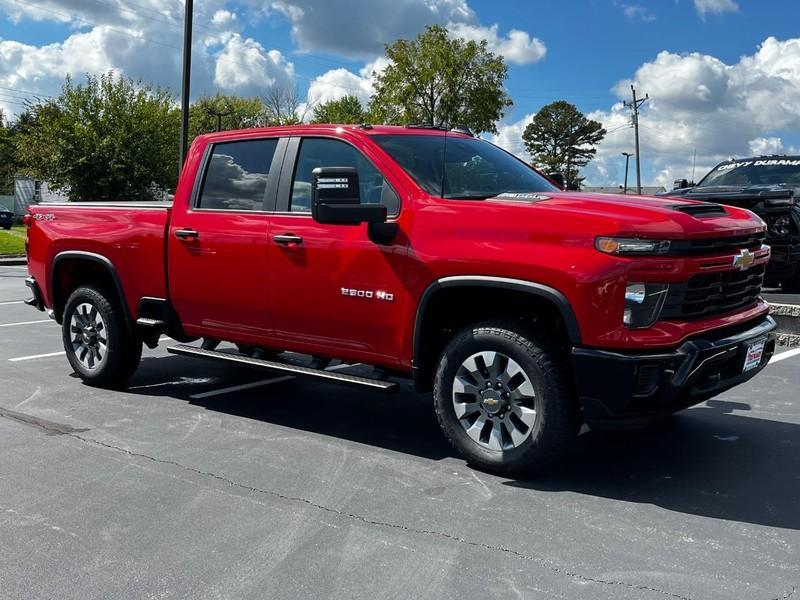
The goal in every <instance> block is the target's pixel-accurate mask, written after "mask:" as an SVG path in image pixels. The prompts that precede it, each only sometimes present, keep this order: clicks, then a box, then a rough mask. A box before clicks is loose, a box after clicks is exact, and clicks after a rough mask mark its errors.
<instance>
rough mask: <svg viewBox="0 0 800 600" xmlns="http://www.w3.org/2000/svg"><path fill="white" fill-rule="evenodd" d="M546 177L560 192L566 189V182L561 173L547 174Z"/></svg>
mask: <svg viewBox="0 0 800 600" xmlns="http://www.w3.org/2000/svg"><path fill="white" fill-rule="evenodd" d="M547 176H548V177H549V178H550V179H551V180H552V181H553V182H554V183H555V184H556V185H557V186H558V187H560V188H561V189H562V190H565V189H567V180H566V178H565V177H564V174H563V173H558V172H554V173H548V174H547Z"/></svg>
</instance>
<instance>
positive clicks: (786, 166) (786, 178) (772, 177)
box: [697, 158, 800, 187]
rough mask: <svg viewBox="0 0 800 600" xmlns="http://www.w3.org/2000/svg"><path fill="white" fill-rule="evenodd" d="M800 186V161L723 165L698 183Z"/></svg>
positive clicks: (763, 161) (733, 162)
mask: <svg viewBox="0 0 800 600" xmlns="http://www.w3.org/2000/svg"><path fill="white" fill-rule="evenodd" d="M780 183H784V184H787V185H791V186H800V159H798V158H764V159H751V160H738V161H732V162H726V163H722V164H721V165H718V166H717V167H716V168H715V169H714V170H713V171H711V173H709V174H708V175H706V176H705V177H704V178H703V180H702V181H701V182H700V183H698V184H697V185H698V187H709V186H712V185H714V186H716V185H776V184H780Z"/></svg>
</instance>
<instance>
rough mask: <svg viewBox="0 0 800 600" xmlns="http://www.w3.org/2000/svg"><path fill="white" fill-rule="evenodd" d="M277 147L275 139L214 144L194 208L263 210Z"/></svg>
mask: <svg viewBox="0 0 800 600" xmlns="http://www.w3.org/2000/svg"><path fill="white" fill-rule="evenodd" d="M277 145H278V140H277V139H269V140H242V141H240V142H225V143H222V144H215V145H214V149H213V151H212V153H211V159H210V160H209V161H208V166H207V168H206V174H205V178H204V180H203V187H202V189H201V191H200V197H199V199H198V203H197V207H198V208H203V209H207V210H254V211H258V210H263V209H264V192H265V191H266V188H267V178H268V177H269V167H270V164H272V156H273V154H275V148H276V147H277Z"/></svg>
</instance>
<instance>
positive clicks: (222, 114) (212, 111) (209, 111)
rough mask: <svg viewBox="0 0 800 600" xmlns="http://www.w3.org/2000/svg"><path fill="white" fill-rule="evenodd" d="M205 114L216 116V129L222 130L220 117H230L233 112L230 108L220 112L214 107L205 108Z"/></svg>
mask: <svg viewBox="0 0 800 600" xmlns="http://www.w3.org/2000/svg"><path fill="white" fill-rule="evenodd" d="M206 114H209V115H211V116H212V117H217V131H222V117H230V116H231V115H232V114H234V112H233V111H232V110H228V112H222V111H221V110H217V109H216V108H207V109H206Z"/></svg>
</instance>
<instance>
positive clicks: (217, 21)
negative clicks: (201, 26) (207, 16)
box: [211, 9, 238, 27]
mask: <svg viewBox="0 0 800 600" xmlns="http://www.w3.org/2000/svg"><path fill="white" fill-rule="evenodd" d="M237 18H238V17H237V16H236V13H235V12H231V11H229V10H224V9H220V10H218V11H217V12H215V13H214V16H213V17H211V22H212V23H213V24H214V25H219V26H222V27H229V26H230V25H231V24H232V23H233V22H234V21H236V19H237Z"/></svg>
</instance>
